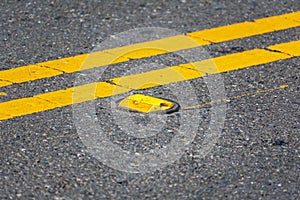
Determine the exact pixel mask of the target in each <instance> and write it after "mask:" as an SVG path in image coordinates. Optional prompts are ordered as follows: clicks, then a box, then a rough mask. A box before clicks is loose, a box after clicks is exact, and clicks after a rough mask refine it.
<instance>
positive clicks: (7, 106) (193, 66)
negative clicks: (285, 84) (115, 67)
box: [0, 41, 300, 120]
mask: <svg viewBox="0 0 300 200" xmlns="http://www.w3.org/2000/svg"><path fill="white" fill-rule="evenodd" d="M283 47H284V48H283ZM272 48H274V49H277V48H278V49H279V48H280V49H286V50H288V49H293V53H294V54H295V55H299V54H298V53H299V52H300V43H299V41H294V42H289V43H283V44H277V45H273V46H272ZM292 57H295V56H292V55H289V54H286V53H280V52H274V51H269V50H267V49H254V50H249V51H244V52H241V53H235V54H230V55H226V56H221V57H216V58H213V59H211V60H205V61H199V62H194V63H189V64H184V65H181V66H172V67H168V68H163V69H158V70H153V71H149V72H145V73H142V74H133V75H129V76H124V77H119V78H113V79H111V81H112V82H114V83H115V84H116V85H113V84H109V83H106V82H95V83H90V84H85V85H81V86H76V87H72V88H68V89H66V90H58V91H54V92H48V93H44V94H39V95H36V96H33V97H28V98H22V99H16V100H11V101H7V102H3V103H0V120H6V119H10V118H14V117H17V116H23V115H28V114H32V113H36V112H42V111H46V110H51V109H54V108H59V107H63V106H68V105H72V104H76V103H81V102H85V101H90V100H94V99H96V98H105V97H110V96H113V95H117V94H122V93H126V92H129V91H131V90H132V89H145V88H151V87H155V86H159V85H165V84H169V83H175V82H179V81H185V80H191V79H194V78H200V77H203V76H205V75H206V73H212V74H216V73H222V72H229V71H233V70H238V69H243V68H247V67H252V66H257V65H260V64H266V63H269V62H274V61H278V60H283V59H288V58H292Z"/></svg>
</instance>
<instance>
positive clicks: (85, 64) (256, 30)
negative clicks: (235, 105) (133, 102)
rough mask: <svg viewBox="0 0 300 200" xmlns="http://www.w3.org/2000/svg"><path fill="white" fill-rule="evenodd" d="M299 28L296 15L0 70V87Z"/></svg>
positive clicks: (284, 15) (295, 13) (259, 20)
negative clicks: (213, 43)
mask: <svg viewBox="0 0 300 200" xmlns="http://www.w3.org/2000/svg"><path fill="white" fill-rule="evenodd" d="M298 26H300V12H293V13H288V14H283V15H279V16H273V17H268V18H262V19H258V20H255V21H253V22H242V23H237V24H232V25H228V26H222V27H217V28H211V29H207V30H200V31H197V32H193V33H188V34H186V35H177V36H172V37H167V38H163V39H159V40H153V41H148V42H143V43H137V44H133V45H129V46H124V47H118V48H114V49H108V50H104V51H101V52H95V53H91V54H83V55H77V56H74V57H69V58H62V59H58V60H52V61H48V62H42V63H38V64H34V65H29V66H22V67H18V68H13V69H8V70H3V71H0V87H4V86H8V85H11V84H14V83H22V82H27V81H32V80H37V79H42V78H47V77H52V76H57V75H59V74H62V73H73V72H77V71H81V70H85V69H91V68H96V67H101V66H107V65H111V64H117V63H121V62H126V61H128V60H129V59H140V58H146V57H150V56H156V55H160V54H164V53H168V52H174V51H179V50H184V49H189V48H193V47H197V46H204V45H208V44H210V43H211V42H215V43H218V42H225V41H228V40H233V39H238V38H243V37H249V36H254V35H259V34H264V33H268V32H273V31H277V30H284V29H288V28H293V27H298Z"/></svg>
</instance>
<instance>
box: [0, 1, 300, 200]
mask: <svg viewBox="0 0 300 200" xmlns="http://www.w3.org/2000/svg"><path fill="white" fill-rule="evenodd" d="M299 10H300V1H299V0H293V1H292V0H290V1H288V0H285V1H273V0H262V1H258V0H247V1H246V0H239V1H236V0H234V1H229V0H226V1H219V0H199V1H196V0H195V1H194V0H193V1H191V0H181V1H177V0H176V1H153V2H149V1H94V0H92V1H86V2H83V1H69V0H64V1H6V0H5V1H1V2H0V11H1V12H0V16H1V19H0V20H1V22H0V33H1V34H0V41H1V42H0V68H1V70H8V69H12V68H17V67H20V66H26V65H29V64H35V63H40V62H44V61H48V60H55V59H60V58H64V57H69V56H75V55H79V54H85V53H90V52H92V51H95V48H96V49H97V48H98V47H99V46H100V47H101V42H103V41H106V39H107V38H109V37H110V36H111V35H118V34H119V33H121V32H124V31H128V30H132V29H134V30H137V29H136V28H144V27H157V28H156V29H155V30H160V29H159V28H167V29H168V30H172V31H174V33H175V32H177V33H182V34H183V33H187V32H194V31H199V30H204V29H209V28H214V27H220V26H225V25H228V24H234V23H238V22H244V21H253V20H255V19H260V18H266V17H269V16H277V15H281V14H285V13H291V12H296V11H299ZM139 30H140V29H139ZM172 31H171V32H172ZM171 32H170V33H162V35H160V34H157V35H152V36H153V37H154V38H162V37H165V36H166V35H163V34H167V35H168V34H171V35H172V33H173V32H172V33H171ZM131 36H132V35H131ZM137 37H138V35H137ZM132 38H135V35H134V37H131V39H132ZM139 39H140V41H147V40H149V38H148V39H147V38H146V39H145V38H139ZM299 39H300V27H294V28H288V29H283V30H280V31H270V32H268V33H265V34H258V35H255V36H251V37H241V38H238V39H235V40H230V41H224V42H220V43H213V44H209V45H207V46H204V47H202V50H204V51H205V52H206V53H207V54H208V55H209V56H210V57H218V56H226V55H228V54H233V53H239V52H243V51H247V50H250V49H255V48H261V49H265V48H266V47H268V46H270V45H275V44H280V43H287V42H291V41H296V40H299ZM122 42H123V43H124V44H125V43H128V44H131V43H132V41H130V37H128V38H127V37H124V38H123V40H122ZM274 53H276V52H274ZM185 55H189V58H188V59H186V58H182V57H180V56H178V54H172V53H171V54H166V55H158V56H153V57H149V58H143V59H139V60H129V61H128V62H125V63H119V64H116V65H114V67H112V68H107V70H106V71H105V72H104V73H103V74H102V77H99V79H101V78H102V79H103V80H106V78H107V77H109V78H111V77H120V76H125V75H129V74H132V73H133V71H135V73H137V72H138V73H142V72H144V71H145V69H146V71H148V70H149V69H150V70H153V69H161V68H164V67H166V66H173V65H178V64H180V63H182V62H183V61H186V60H188V61H190V60H193V59H194V60H197V59H199V58H195V57H194V56H199V55H198V54H189V53H188V54H185ZM237 62H238V61H237ZM141 66H142V67H141ZM143 70H144V71H143ZM92 72H93V71H92ZM93 73H94V72H93ZM78 76H79V73H77V72H76V73H72V74H66V73H63V74H61V75H58V76H53V77H48V78H44V79H39V80H32V81H28V82H23V83H19V84H12V85H9V86H6V87H2V88H0V94H2V95H0V101H1V102H6V101H12V100H15V99H20V98H25V97H31V96H34V95H37V94H40V93H45V92H51V91H56V90H60V89H66V88H68V87H72V86H73V85H76V84H79V83H78ZM299 76H300V58H299V56H298V57H297V56H294V57H292V58H289V59H282V60H277V61H275V62H267V63H266V64H261V65H257V66H253V67H249V68H244V69H240V70H233V71H231V70H229V71H227V72H225V73H221V74H218V75H216V76H213V77H215V79H218V81H220V82H221V83H222V84H221V86H222V87H223V88H224V94H225V96H226V97H227V98H228V99H227V100H226V101H223V104H220V105H219V104H218V105H216V107H215V108H216V110H217V111H216V113H217V114H220V115H222V114H223V115H224V123H223V122H222V119H221V122H220V124H218V122H215V121H214V120H213V119H214V118H213V115H212V114H211V111H212V110H213V105H203V106H198V107H196V108H191V109H186V110H184V109H182V110H181V111H180V112H178V113H174V114H170V115H169V116H168V117H167V119H166V120H167V121H166V123H165V124H163V125H164V126H162V125H161V124H160V123H161V122H160V121H159V120H156V119H154V118H155V116H154V118H153V120H152V121H151V123H152V124H150V129H151V128H152V129H161V130H160V133H159V134H158V135H151V137H150V136H149V138H147V137H145V138H139V137H134V135H130V134H129V133H124V132H126V129H127V128H128V127H130V126H131V125H130V123H129V122H128V123H127V122H126V119H121V117H119V114H118V112H119V111H118V112H116V113H114V112H111V110H107V108H108V107H109V106H110V105H111V102H115V101H116V99H118V98H119V99H120V98H121V97H125V96H126V94H127V93H125V94H121V95H120V96H118V95H117V96H116V97H108V98H104V99H97V100H94V101H92V102H93V103H94V104H92V106H94V107H95V110H96V113H97V118H98V124H99V125H100V126H98V127H100V129H101V131H102V132H103V133H105V134H107V135H108V137H109V138H110V140H111V142H113V143H114V144H117V145H119V146H121V147H122V148H123V149H124V150H127V151H130V152H134V153H136V154H137V155H143V153H144V152H149V151H151V149H155V148H164V147H165V146H168V143H170V141H171V140H172V138H173V137H175V136H174V135H176V134H181V133H180V131H178V130H180V128H179V127H180V126H183V125H186V126H183V127H184V134H187V135H190V134H192V133H195V134H196V135H195V138H193V141H192V142H191V144H189V148H187V149H185V150H184V152H183V154H182V155H181V156H180V157H179V158H177V159H174V162H171V163H169V164H168V165H166V166H164V167H161V168H158V169H157V170H154V171H151V170H149V171H146V172H144V173H130V172H128V171H126V166H125V167H124V168H123V169H124V170H123V171H122V169H121V170H117V169H115V168H114V167H111V166H110V165H109V164H108V162H107V160H101V159H99V157H97V156H95V154H93V153H91V151H89V149H88V147H87V145H86V143H85V142H84V141H83V139H82V137H81V136H80V134H79V131H80V128H88V127H81V126H80V125H78V124H80V122H79V121H80V120H78V119H77V118H76V116H75V117H74V115H77V116H78V114H79V115H80V114H81V112H82V111H85V109H86V107H80V106H81V105H82V104H79V106H78V107H74V106H65V107H60V108H56V109H52V110H46V111H44V112H38V113H34V114H29V115H22V116H19V117H14V118H11V119H7V120H0V149H1V155H0V198H1V199H67V200H68V199H146V198H148V199H300V124H299V118H300V117H299V104H300V101H299V99H300V95H299V90H300V87H299ZM213 79H214V78H213ZM212 82H213V81H212ZM206 85H207V82H206V81H205V79H203V78H201V77H200V78H196V79H193V80H189V81H184V82H182V84H181V83H172V84H171V85H162V86H158V87H151V88H148V89H145V90H140V91H138V92H139V93H144V94H148V95H152V96H160V97H164V98H167V99H172V100H175V101H179V102H180V103H181V106H182V108H184V107H185V105H182V104H184V103H185V102H189V103H188V105H189V106H195V105H197V104H202V103H206V102H210V101H211V99H212V97H211V96H210V93H211V92H212V91H209V87H207V86H206ZM281 86H286V87H281ZM214 89H215V88H213V87H212V89H211V90H214ZM1 92H2V93H1ZM189 94H193V95H194V96H192V97H190V96H189ZM127 95H128V94H127ZM193 97H194V98H193ZM114 98H115V99H114ZM218 106H221V107H218ZM222 106H223V107H222ZM224 106H225V107H224ZM76 109H79V110H77V112H76ZM218 109H219V110H218ZM74 110H75V111H74ZM220 110H221V111H220ZM84 114H85V113H82V117H83V118H84V119H85V118H86V117H87V116H85V115H84ZM131 114H132V113H131ZM133 115H134V114H132V115H131V118H130V120H131V121H134V122H135V123H136V124H138V127H140V128H139V129H141V131H142V128H141V127H143V126H145V127H147V128H149V126H147V124H148V123H150V118H149V116H147V115H146V116H145V115H143V116H141V115H139V114H136V116H133ZM164 116H165V115H164ZM152 117H153V116H152ZM160 117H162V116H160V115H159V116H157V118H158V119H161V118H160ZM215 117H217V118H218V116H215ZM119 118H120V119H119ZM118 120H119V121H118ZM120 120H121V121H120ZM180 120H183V122H184V123H182V122H181V121H180ZM211 121H213V123H212V122H211ZM195 124H196V125H197V126H195ZM211 124H212V125H213V126H214V127H215V126H218V130H219V131H220V134H218V135H217V137H216V138H211V140H212V141H210V142H212V145H211V146H210V147H211V148H209V151H208V152H205V153H204V152H203V149H204V147H206V146H207V144H205V141H206V140H205V138H206V137H207V134H208V132H209V130H211V129H213V128H212V127H210V125H211ZM148 125H149V124H148ZM85 126H88V124H85ZM124 130H125V131H124ZM213 130H214V129H213ZM146 132H147V131H146ZM131 134H134V133H131ZM206 142H207V141H206ZM96 153H97V152H96ZM98 153H99V152H98ZM99 155H100V154H99ZM106 156H108V157H107V159H108V158H112V159H116V160H117V159H118V158H117V157H116V158H115V157H114V156H115V155H114V152H113V151H112V152H111V156H110V154H108V155H106ZM109 156H110V157H109ZM100 157H101V156H100ZM170 159H171V158H170ZM125 164H126V163H125ZM127 164H128V163H127ZM129 164H130V163H129ZM156 164H159V163H156Z"/></svg>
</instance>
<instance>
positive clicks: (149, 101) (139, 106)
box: [119, 94, 179, 113]
mask: <svg viewBox="0 0 300 200" xmlns="http://www.w3.org/2000/svg"><path fill="white" fill-rule="evenodd" d="M175 105H176V103H175V102H171V101H169V100H165V99H161V98H156V97H152V96H146V95H142V94H134V95H131V96H129V97H126V98H125V99H123V100H122V101H120V103H119V107H121V108H125V109H128V110H131V111H137V112H142V113H150V112H159V111H168V110H172V111H177V110H178V109H179V107H178V106H177V107H176V108H178V109H176V110H174V109H173V108H174V107H175Z"/></svg>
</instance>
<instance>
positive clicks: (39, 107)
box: [0, 12, 300, 120]
mask: <svg viewBox="0 0 300 200" xmlns="http://www.w3.org/2000/svg"><path fill="white" fill-rule="evenodd" d="M299 26H300V12H294V13H288V14H284V15H279V16H273V17H269V18H263V19H259V20H255V21H253V22H242V23H237V24H233V25H228V26H223V27H218V28H212V29H208V30H201V31H198V32H193V33H188V34H186V35H177V36H172V37H168V38H163V39H160V40H153V41H148V42H144V43H138V44H133V45H130V46H124V47H118V48H114V49H108V50H104V51H101V52H95V53H92V54H83V55H78V56H74V57H69V58H63V59H59V60H53V61H48V62H43V63H38V64H34V65H28V66H22V67H18V68H13V69H9V70H4V71H0V87H4V86H8V85H11V84H17V83H22V82H27V81H32V80H37V79H42V78H47V77H52V76H57V75H60V74H62V73H73V72H77V71H81V70H86V69H92V68H96V67H101V66H107V65H111V64H116V63H121V62H126V61H128V60H129V59H140V58H146V57H150V56H156V55H160V54H164V53H169V52H175V51H179V50H184V49H189V48H194V47H198V46H204V45H208V44H211V43H219V42H225V41H229V40H233V39H238V38H243V37H249V36H254V35H258V34H264V33H269V32H273V31H277V30H284V29H287V28H294V27H299ZM195 41H196V42H195ZM119 55H122V56H119ZM295 56H300V41H293V42H289V43H282V44H277V45H273V46H269V47H267V48H264V49H254V50H248V51H244V52H241V53H235V54H230V55H226V56H221V57H216V58H212V59H209V60H202V61H198V62H193V63H187V64H182V65H179V66H172V67H167V68H163V69H158V70H153V71H149V72H145V73H142V74H134V75H129V76H124V77H118V78H112V79H111V80H110V81H111V82H112V83H114V84H110V83H108V82H95V83H90V84H85V85H80V86H76V87H72V88H67V89H65V90H57V91H54V92H49V93H44V94H39V95H35V96H33V97H27V98H21V99H16V100H11V101H7V102H2V103H0V120H6V119H10V118H14V117H17V116H23V115H27V114H31V113H36V112H42V111H45V110H51V109H54V108H58V107H62V106H68V105H72V104H75V103H80V102H85V101H89V100H94V99H96V98H104V97H109V96H112V95H116V94H121V93H125V92H128V91H130V90H137V89H145V88H150V87H155V86H158V85H164V84H169V83H173V82H178V81H184V80H190V79H194V78H199V77H203V76H205V75H206V74H214V73H222V72H227V71H232V70H237V69H242V68H246V67H251V66H256V65H259V64H265V63H269V62H274V61H278V60H282V59H288V58H292V57H295ZM83 63H84V64H83ZM211 63H213V64H214V67H211V65H212V64H211Z"/></svg>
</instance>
